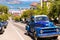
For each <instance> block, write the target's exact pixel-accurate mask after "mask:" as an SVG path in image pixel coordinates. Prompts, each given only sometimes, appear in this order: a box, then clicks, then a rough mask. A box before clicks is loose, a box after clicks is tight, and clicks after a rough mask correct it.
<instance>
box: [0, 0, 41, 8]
mask: <svg viewBox="0 0 60 40" xmlns="http://www.w3.org/2000/svg"><path fill="white" fill-rule="evenodd" d="M39 1H40V0H0V4H3V5H6V6H8V7H9V8H14V9H16V8H18V7H19V8H29V7H30V4H31V3H32V2H39Z"/></svg>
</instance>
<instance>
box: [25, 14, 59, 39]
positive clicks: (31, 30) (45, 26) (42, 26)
mask: <svg viewBox="0 0 60 40" xmlns="http://www.w3.org/2000/svg"><path fill="white" fill-rule="evenodd" d="M30 19H31V20H30V21H29V22H28V23H27V25H26V31H27V32H26V33H27V34H29V35H31V36H33V37H34V39H35V40H38V38H51V39H54V40H55V39H57V38H58V35H60V28H59V27H58V26H55V25H54V24H53V22H50V21H49V18H48V16H46V15H36V16H32V17H31V18H30Z"/></svg>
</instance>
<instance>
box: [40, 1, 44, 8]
mask: <svg viewBox="0 0 60 40" xmlns="http://www.w3.org/2000/svg"><path fill="white" fill-rule="evenodd" d="M40 2H41V8H42V7H43V0H41V1H40Z"/></svg>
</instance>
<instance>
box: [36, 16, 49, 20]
mask: <svg viewBox="0 0 60 40" xmlns="http://www.w3.org/2000/svg"><path fill="white" fill-rule="evenodd" d="M36 21H49V19H48V17H36Z"/></svg>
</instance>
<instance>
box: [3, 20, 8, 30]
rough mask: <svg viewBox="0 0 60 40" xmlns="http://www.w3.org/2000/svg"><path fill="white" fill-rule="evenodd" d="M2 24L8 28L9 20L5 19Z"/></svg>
mask: <svg viewBox="0 0 60 40" xmlns="http://www.w3.org/2000/svg"><path fill="white" fill-rule="evenodd" d="M2 24H3V26H4V28H5V29H6V28H7V25H8V22H7V21H3V22H2Z"/></svg>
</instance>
